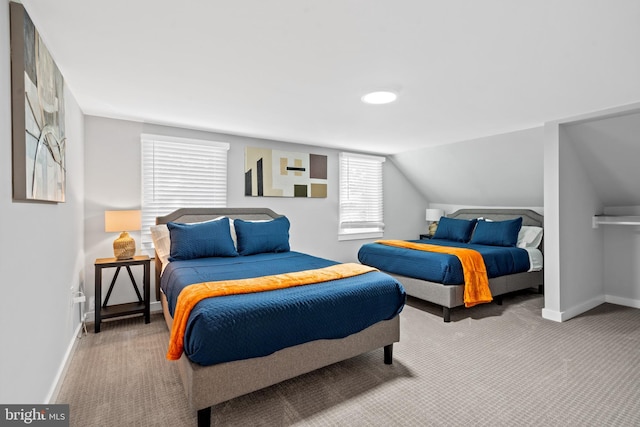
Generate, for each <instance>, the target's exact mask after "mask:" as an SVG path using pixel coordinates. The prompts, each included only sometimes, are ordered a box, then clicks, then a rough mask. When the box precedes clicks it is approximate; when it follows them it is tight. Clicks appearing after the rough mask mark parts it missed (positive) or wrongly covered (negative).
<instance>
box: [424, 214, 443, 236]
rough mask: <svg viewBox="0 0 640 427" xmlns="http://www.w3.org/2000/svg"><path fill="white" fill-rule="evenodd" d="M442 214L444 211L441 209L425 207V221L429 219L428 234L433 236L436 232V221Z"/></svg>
mask: <svg viewBox="0 0 640 427" xmlns="http://www.w3.org/2000/svg"><path fill="white" fill-rule="evenodd" d="M443 215H444V211H443V210H442V209H427V214H426V219H427V221H431V224H430V225H429V235H430V236H433V235H434V234H436V230H437V229H438V221H440V218H441V217H442V216H443Z"/></svg>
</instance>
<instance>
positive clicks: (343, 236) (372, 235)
mask: <svg viewBox="0 0 640 427" xmlns="http://www.w3.org/2000/svg"><path fill="white" fill-rule="evenodd" d="M381 237H384V233H383V232H382V231H375V232H366V233H340V234H338V241H343V240H364V239H379V238H381Z"/></svg>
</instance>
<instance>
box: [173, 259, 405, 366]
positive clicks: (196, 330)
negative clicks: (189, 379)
mask: <svg viewBox="0 0 640 427" xmlns="http://www.w3.org/2000/svg"><path fill="white" fill-rule="evenodd" d="M334 264H337V263H336V262H333V261H329V260H326V259H323V258H318V257H314V256H311V255H307V254H303V253H299V252H294V251H289V252H281V253H261V254H255V255H248V256H237V257H212V258H198V259H192V260H185V261H173V262H171V263H170V264H169V265H168V266H167V267H166V269H165V271H164V273H163V275H162V279H161V288H162V291H163V292H164V294H165V295H166V297H167V303H168V308H169V312H170V313H171V315H172V316H173V313H174V309H175V306H176V303H177V300H178V297H179V295H180V292H181V291H182V289H183V288H184V287H186V286H189V285H191V284H194V283H200V282H210V281H221V280H233V279H243V278H253V277H260V276H270V275H275V274H281V273H287V272H294V271H303V270H313V269H318V268H322V267H327V266H329V265H334ZM404 299H405V295H404V289H403V288H402V285H400V284H399V283H398V282H397V281H396V280H395V279H393V278H392V277H391V276H389V275H387V274H384V273H380V272H377V271H374V272H370V273H366V274H363V275H359V276H355V277H349V278H345V279H340V280H335V281H330V282H326V283H319V284H312V285H305V286H297V287H292V288H286V289H278V290H273V291H268V292H257V293H251V294H243V295H228V296H221V297H215V298H208V299H205V300H203V301H201V302H199V303H198V304H197V305H196V307H195V308H194V309H193V311H192V312H191V315H190V316H189V321H188V323H187V328H186V332H185V339H184V351H185V354H186V355H187V356H188V357H189V359H190V360H191V361H193V362H195V363H198V364H200V365H203V366H206V365H213V364H216V363H223V362H229V361H232V360H243V359H249V358H252V357H260V356H266V355H269V354H271V353H274V352H275V351H278V350H280V349H283V348H286V347H291V346H294V345H298V344H302V343H305V342H309V341H314V340H319V339H335V338H344V337H346V336H349V335H351V334H354V333H356V332H359V331H361V330H363V329H365V328H367V327H369V326H371V325H373V324H375V323H377V322H379V321H381V320H389V319H391V318H393V317H395V316H396V315H397V314H398V313H399V312H400V310H402V307H403V304H404Z"/></svg>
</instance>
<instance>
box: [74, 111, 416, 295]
mask: <svg viewBox="0 0 640 427" xmlns="http://www.w3.org/2000/svg"><path fill="white" fill-rule="evenodd" d="M85 126H86V141H87V143H86V148H85V162H86V163H85V165H86V184H85V191H86V203H85V251H86V254H87V257H86V263H85V268H86V270H87V271H93V262H94V260H95V258H102V257H110V256H112V254H113V250H112V247H111V244H112V241H113V239H114V238H115V237H116V236H113V235H108V234H106V233H104V231H103V230H104V222H103V221H104V211H105V209H116V208H121V209H138V208H140V190H141V186H140V134H141V133H151V134H160V135H168V136H175V137H184V138H195V139H204V140H211V141H222V142H228V143H230V149H229V152H228V193H227V205H228V206H230V207H258V206H266V207H268V208H271V209H273V210H274V211H276V212H278V213H281V214H284V215H286V216H287V217H289V219H290V221H291V240H290V242H291V247H292V249H293V250H296V251H301V252H307V253H310V254H313V255H316V256H320V257H325V258H330V259H334V260H337V261H343V262H348V261H357V257H356V256H357V251H358V248H359V247H360V246H361V245H362V244H363V242H364V241H363V240H355V241H341V242H339V241H338V238H337V233H338V153H339V151H338V150H333V149H327V148H319V147H311V146H305V145H298V144H290V143H284V142H279V141H270V140H262V139H253V138H248V137H240V136H233V135H225V134H216V133H211V132H203V131H197V130H189V129H180V128H174V127H167V126H159V125H152V124H144V123H138V122H131V121H125V120H114V119H107V118H102V117H94V116H87V117H86V125H85ZM246 146H253V147H268V148H273V149H281V150H289V151H301V152H310V153H316V154H325V155H327V156H328V160H329V162H328V171H327V172H328V177H329V187H328V197H327V198H326V199H314V198H308V199H299V198H277V197H246V196H244V151H245V147H246ZM384 165H385V166H384V172H383V173H384V195H385V210H384V215H385V224H386V231H385V237H389V238H398V239H405V238H407V239H408V238H418V235H419V233H421V232H423V231H425V230H426V223H425V220H424V209H425V208H426V201H425V200H424V198H423V197H422V196H421V195H420V193H419V192H418V191H417V190H416V189H415V188H414V187H413V186H412V185H411V184H410V183H409V182H408V181H407V180H406V179H405V177H404V175H402V174H401V173H400V172H399V171H398V169H397V168H396V167H395V165H394V164H393V162H390V161H387V162H385V164H384ZM132 236H133V237H134V238H135V239H136V240H137V241H139V233H137V234H133V233H132ZM112 270H113V269H109V270H105V275H104V277H105V279H103V283H104V281H107V280H110V278H111V276H112V274H113V271H112ZM136 270H139V269H136ZM141 275H142V274H141V272H138V271H136V280H141ZM124 279H125V280H128V279H127V278H126V276H125V277H124ZM87 282H88V283H89V284H90V287H91V289H89V290H88V293H89V294H90V295H91V296H93V292H92V289H93V288H92V286H93V277H88V278H87ZM107 283H108V282H107ZM123 285H124V286H122V284H121V285H120V286H118V285H116V287H115V288H114V293H113V295H112V300H111V301H112V302H113V303H117V302H127V301H131V300H132V299H131V298H133V297H134V295H135V294H133V291H132V290H131V286H130V285H129V284H128V283H126V281H125V282H123ZM152 286H153V284H152Z"/></svg>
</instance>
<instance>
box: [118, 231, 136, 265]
mask: <svg viewBox="0 0 640 427" xmlns="http://www.w3.org/2000/svg"><path fill="white" fill-rule="evenodd" d="M135 254H136V241H135V240H133V237H131V236H130V235H129V233H127V232H126V231H123V232H122V233H120V237H118V238H117V239H116V240H114V241H113V255H114V256H115V257H116V259H131V258H133V256H134V255H135Z"/></svg>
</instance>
